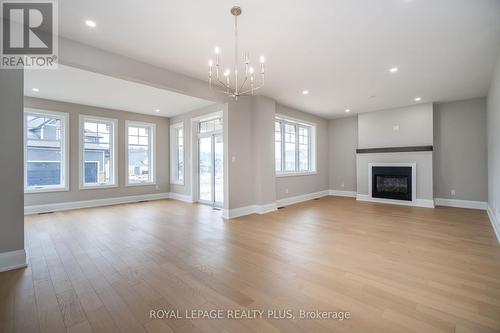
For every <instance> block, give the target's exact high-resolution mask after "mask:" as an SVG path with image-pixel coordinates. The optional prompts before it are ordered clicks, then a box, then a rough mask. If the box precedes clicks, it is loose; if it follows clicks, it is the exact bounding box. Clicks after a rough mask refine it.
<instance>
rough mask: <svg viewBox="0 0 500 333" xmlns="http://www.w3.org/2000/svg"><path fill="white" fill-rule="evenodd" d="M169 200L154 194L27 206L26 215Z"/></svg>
mask: <svg viewBox="0 0 500 333" xmlns="http://www.w3.org/2000/svg"><path fill="white" fill-rule="evenodd" d="M168 198H170V194H169V193H153V194H142V195H131V196H126V197H116V198H105V199H95V200H83V201H71V202H61V203H55V204H47V205H33V206H25V207H24V214H25V215H30V214H39V213H48V212H58V211H63V210H71V209H81V208H92V207H102V206H111V205H119V204H125V203H132V202H139V201H145V200H162V199H168Z"/></svg>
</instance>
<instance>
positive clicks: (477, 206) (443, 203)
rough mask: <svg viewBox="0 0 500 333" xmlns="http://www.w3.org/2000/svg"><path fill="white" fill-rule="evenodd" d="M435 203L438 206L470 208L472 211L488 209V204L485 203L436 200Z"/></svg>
mask: <svg viewBox="0 0 500 333" xmlns="http://www.w3.org/2000/svg"><path fill="white" fill-rule="evenodd" d="M434 202H435V204H436V206H446V207H457V208H470V209H481V210H486V209H487V208H488V203H486V202H484V201H470V200H456V199H443V198H435V199H434Z"/></svg>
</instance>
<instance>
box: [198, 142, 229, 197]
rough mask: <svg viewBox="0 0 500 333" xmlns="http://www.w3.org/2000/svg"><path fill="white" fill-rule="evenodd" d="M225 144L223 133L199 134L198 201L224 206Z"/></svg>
mask: <svg viewBox="0 0 500 333" xmlns="http://www.w3.org/2000/svg"><path fill="white" fill-rule="evenodd" d="M223 166H224V145H223V140H222V133H203V134H199V135H198V201H199V202H200V203H204V204H208V205H213V206H217V207H222V205H223V203H224V168H223Z"/></svg>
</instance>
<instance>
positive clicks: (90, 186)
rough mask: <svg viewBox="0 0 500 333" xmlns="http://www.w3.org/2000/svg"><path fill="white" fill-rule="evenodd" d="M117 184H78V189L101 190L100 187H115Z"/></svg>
mask: <svg viewBox="0 0 500 333" xmlns="http://www.w3.org/2000/svg"><path fill="white" fill-rule="evenodd" d="M117 187H118V185H117V184H113V185H80V190H102V189H110V188H117Z"/></svg>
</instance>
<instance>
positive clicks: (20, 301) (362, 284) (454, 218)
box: [0, 197, 500, 333]
mask: <svg viewBox="0 0 500 333" xmlns="http://www.w3.org/2000/svg"><path fill="white" fill-rule="evenodd" d="M25 231H26V250H27V255H28V257H29V262H30V265H29V267H28V268H27V269H24V270H16V271H13V272H5V273H0V332H2V333H3V332H51V333H52V332H64V331H67V332H94V333H99V332H168V333H171V332H176V333H178V332H273V333H274V332H383V333H387V332H395V333H396V332H397V333H400V332H500V246H499V245H498V243H497V241H496V239H495V235H494V233H493V230H492V228H491V225H490V222H489V220H488V217H487V215H486V214H485V212H483V211H478V210H468V209H457V208H441V207H439V208H436V209H425V208H415V207H404V206H389V205H381V204H374V203H367V202H357V201H355V200H353V199H349V198H338V197H327V198H321V199H319V200H313V201H309V202H305V203H300V204H297V205H292V206H288V207H286V208H284V209H280V210H278V211H277V212H274V213H270V214H265V215H250V216H245V217H241V218H237V219H234V220H230V221H226V220H223V219H222V218H221V216H220V211H214V210H212V209H211V208H210V207H207V206H203V205H196V204H188V203H183V202H178V201H173V200H160V201H154V202H144V203H137V204H125V205H118V206H110V207H101V208H94V209H82V210H74V211H66V212H57V213H53V214H44V215H35V216H27V217H26V219H25ZM219 308H221V309H260V310H265V311H267V310H269V309H281V310H284V309H290V310H293V311H294V313H298V312H299V310H301V309H304V310H329V311H349V312H350V313H351V317H352V318H351V319H349V320H344V321H334V320H297V319H296V320H286V319H268V318H263V319H259V320H233V319H222V320H210V319H177V320H176V319H163V320H160V319H154V318H151V317H150V315H149V312H150V310H178V311H180V312H181V313H182V314H184V311H186V310H193V309H200V310H211V309H219Z"/></svg>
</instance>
